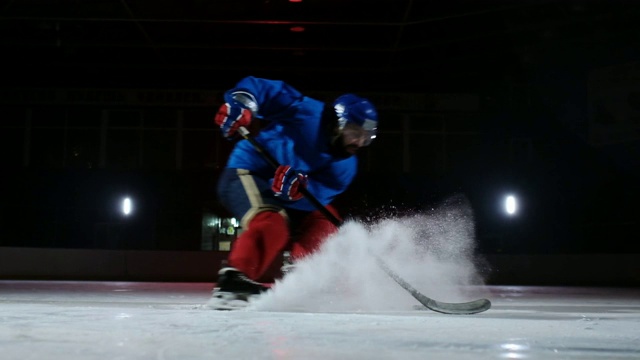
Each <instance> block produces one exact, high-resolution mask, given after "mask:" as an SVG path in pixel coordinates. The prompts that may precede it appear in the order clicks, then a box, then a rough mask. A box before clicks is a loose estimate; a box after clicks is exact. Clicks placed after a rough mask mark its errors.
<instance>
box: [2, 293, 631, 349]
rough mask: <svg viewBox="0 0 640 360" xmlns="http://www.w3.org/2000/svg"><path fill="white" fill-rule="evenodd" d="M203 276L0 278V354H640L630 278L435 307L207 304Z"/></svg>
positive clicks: (502, 294) (494, 296) (492, 294)
mask: <svg viewBox="0 0 640 360" xmlns="http://www.w3.org/2000/svg"><path fill="white" fill-rule="evenodd" d="M211 287H212V284H206V283H119V282H59V281H50V282H43V281H0V349H1V350H0V358H1V359H3V360H4V359H6V360H9V359H15V360H22V359H25V360H26V359H51V360H62V359H64V360H75V359H78V360H80V359H363V360H364V359H421V360H422V359H616V358H627V359H640V339H639V338H640V303H639V301H638V299H639V298H640V293H639V291H638V290H635V289H613V288H561V287H557V288H556V287H496V286H489V287H486V288H484V289H483V291H482V292H483V293H485V294H487V295H488V297H489V298H490V299H491V300H492V301H493V308H492V309H490V310H488V311H487V312H484V313H481V314H476V315H444V314H439V313H435V312H431V311H427V310H412V309H406V310H393V311H383V310H377V311H375V312H370V311H361V312H358V311H353V312H332V311H328V312H293V311H289V312H288V311H263V310H242V311H214V310H209V309H207V308H206V307H205V306H204V304H205V303H206V302H207V300H208V299H209V296H210V290H211ZM390 291H391V290H390Z"/></svg>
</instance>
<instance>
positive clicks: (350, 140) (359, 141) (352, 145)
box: [341, 123, 371, 155]
mask: <svg viewBox="0 0 640 360" xmlns="http://www.w3.org/2000/svg"><path fill="white" fill-rule="evenodd" d="M370 139H371V135H370V134H369V133H368V132H367V131H366V130H364V129H363V128H362V127H361V126H358V125H355V124H352V123H347V124H346V125H345V127H344V128H343V129H342V136H341V140H342V147H343V148H344V151H346V152H347V153H349V154H351V155H354V154H355V153H357V152H358V150H359V149H360V148H361V147H363V146H366V145H367V144H368V142H369V141H370Z"/></svg>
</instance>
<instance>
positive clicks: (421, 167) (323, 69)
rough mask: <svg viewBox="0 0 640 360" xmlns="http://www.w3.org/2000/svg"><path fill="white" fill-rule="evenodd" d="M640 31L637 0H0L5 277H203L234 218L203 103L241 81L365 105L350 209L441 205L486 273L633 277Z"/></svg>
mask: <svg viewBox="0 0 640 360" xmlns="http://www.w3.org/2000/svg"><path fill="white" fill-rule="evenodd" d="M639 24H640V4H639V3H638V2H636V1H579V0H573V1H569V0H567V1H543V0H519V1H462V0H457V1H417V0H376V1H365V0H340V1H339V0H302V1H293V0H291V1H286V0H260V1H258V0H221V1H202V0H184V1H182V0H181V1H177V0H175V1H171V0H153V1H151V0H117V1H116V0H112V1H110V0H90V1H71V0H59V1H44V0H24V1H9V0H5V1H1V2H0V30H1V32H0V52H1V53H2V59H3V61H2V63H3V66H2V68H1V70H0V73H1V78H2V81H1V82H0V120H1V121H0V146H1V151H0V156H1V159H2V162H1V163H0V164H1V166H2V168H3V171H2V175H0V184H1V186H0V191H1V195H0V199H1V201H0V278H3V279H40V280H65V279H66V280H145V281H146V280H149V281H187V282H188V281H211V282H212V281H215V277H216V272H217V270H218V268H219V267H220V266H221V261H222V260H223V259H224V258H225V257H226V252H227V251H228V249H229V247H230V246H231V244H232V241H233V239H234V238H235V237H236V236H237V234H238V232H240V231H242V229H241V228H239V225H238V223H239V222H238V219H233V218H231V217H230V216H229V215H228V214H227V213H226V212H225V210H224V209H222V207H221V206H220V205H219V203H218V201H217V199H216V195H215V184H216V180H217V177H218V175H219V173H220V170H221V169H222V168H223V167H224V165H225V162H226V158H227V155H228V154H229V151H230V149H231V147H232V145H233V143H232V142H230V141H227V140H224V139H223V138H222V137H221V136H220V133H219V130H218V129H217V128H216V126H215V124H214V122H213V115H214V114H215V112H216V110H217V108H218V107H219V106H220V105H221V103H222V93H223V92H224V91H225V90H227V89H229V88H231V87H233V86H234V84H235V83H236V81H238V80H239V79H240V78H242V77H244V76H247V75H253V76H258V77H265V78H271V79H279V80H285V81H287V82H289V83H290V84H292V85H294V86H295V87H296V88H298V89H299V90H300V91H302V92H303V93H304V94H306V95H309V96H312V97H317V98H319V99H325V100H327V101H331V100H332V99H333V98H335V96H337V95H339V94H341V93H345V92H356V93H358V94H360V95H363V96H366V97H368V98H370V99H371V100H372V102H373V103H374V104H376V106H377V107H378V110H379V112H380V118H381V120H380V130H379V136H378V138H377V139H376V141H375V142H374V143H373V144H372V146H371V147H369V148H367V149H365V150H364V151H363V152H362V153H360V154H359V155H358V156H359V158H360V167H361V169H360V172H359V175H358V177H357V179H356V183H355V184H353V186H352V187H351V188H350V189H349V190H348V191H347V192H346V193H345V194H344V195H343V196H341V197H340V198H339V200H338V204H339V206H340V208H341V210H342V213H343V214H344V215H345V216H346V217H347V218H348V219H353V220H358V221H361V222H366V223H375V222H377V221H379V220H381V219H385V218H394V217H404V216H411V215H415V214H428V213H429V211H430V210H431V209H433V208H434V207H436V206H438V204H440V203H442V202H443V201H446V200H447V199H450V198H451V197H456V198H457V199H464V201H465V202H466V203H467V204H469V206H470V207H471V208H472V210H473V219H474V223H475V239H476V240H475V246H476V251H477V253H478V254H479V255H481V256H482V257H483V259H485V260H486V263H485V264H484V265H483V266H482V269H483V271H484V276H485V277H486V282H487V283H488V284H496V285H505V284H520V285H526V284H531V285H597V286H637V285H639V284H640V268H639V266H638V263H639V261H638V253H640V241H639V240H640V239H639V237H638V235H637V232H636V231H637V228H638V226H639V225H640V216H639V215H640V212H639V211H638V203H639V202H640V186H639V185H638V184H640V160H639V159H640V148H639V141H640V62H639V57H640V25H639ZM507 196H512V198H511V199H512V201H514V203H513V204H512V205H514V206H515V208H512V209H511V211H513V210H514V209H517V211H515V212H511V213H508V212H506V211H505V209H504V206H503V204H504V202H505V201H506V200H505V199H506V197H507ZM123 207H125V208H126V209H125V208H123ZM123 210H126V211H123ZM278 267H279V264H278V265H274V269H276V268H278ZM274 271H275V270H274Z"/></svg>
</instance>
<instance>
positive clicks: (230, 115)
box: [214, 100, 253, 138]
mask: <svg viewBox="0 0 640 360" xmlns="http://www.w3.org/2000/svg"><path fill="white" fill-rule="evenodd" d="M252 115H253V114H252V113H251V110H249V109H248V108H247V107H246V106H245V105H244V104H242V103H240V102H239V101H236V100H232V101H230V102H228V103H225V104H224V105H222V106H220V109H219V110H218V113H217V114H216V117H215V119H214V120H215V122H216V124H218V126H220V130H221V131H222V136H224V137H226V138H231V137H233V135H235V133H236V131H237V130H238V128H239V127H240V126H245V127H246V126H249V124H251V117H252Z"/></svg>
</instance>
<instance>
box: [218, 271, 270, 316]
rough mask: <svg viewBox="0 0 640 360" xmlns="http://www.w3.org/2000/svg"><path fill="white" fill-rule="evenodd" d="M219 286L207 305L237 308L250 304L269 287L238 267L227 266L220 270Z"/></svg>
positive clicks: (230, 308)
mask: <svg viewBox="0 0 640 360" xmlns="http://www.w3.org/2000/svg"><path fill="white" fill-rule="evenodd" d="M217 285H218V286H216V287H215V288H214V289H213V293H212V295H211V299H210V300H209V301H208V302H207V307H209V308H212V309H215V310H237V309H241V308H244V307H247V306H248V305H249V302H250V301H251V300H252V299H255V298H257V297H258V296H259V295H260V294H262V293H263V292H265V291H267V290H269V287H267V286H264V285H262V284H261V283H259V282H256V281H253V280H251V279H249V278H248V277H247V275H245V274H244V273H243V272H241V271H239V270H238V269H236V268H232V267H225V268H222V269H220V271H219V272H218V284H217Z"/></svg>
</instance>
